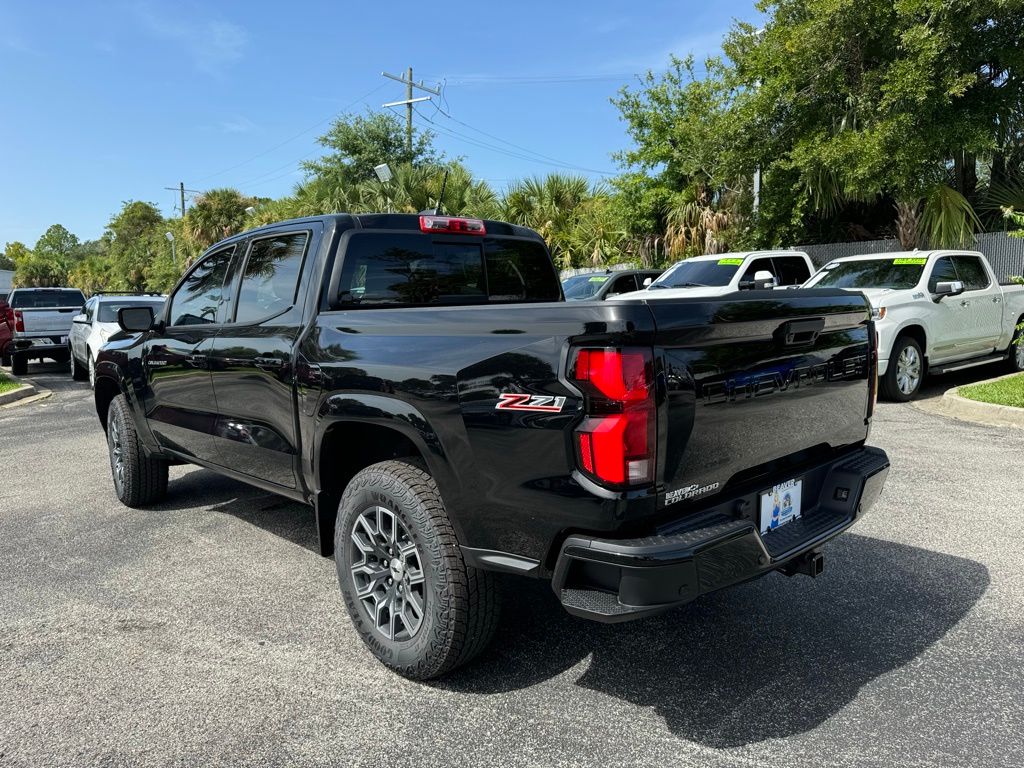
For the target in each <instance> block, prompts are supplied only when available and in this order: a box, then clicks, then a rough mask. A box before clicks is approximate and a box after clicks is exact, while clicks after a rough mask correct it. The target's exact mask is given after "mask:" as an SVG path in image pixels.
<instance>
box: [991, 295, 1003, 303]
mask: <svg viewBox="0 0 1024 768" xmlns="http://www.w3.org/2000/svg"><path fill="white" fill-rule="evenodd" d="M1000 301H1002V299H1000V298H999V297H998V296H993V297H992V303H993V304H998V303H999V302H1000Z"/></svg>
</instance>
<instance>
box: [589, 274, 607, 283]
mask: <svg viewBox="0 0 1024 768" xmlns="http://www.w3.org/2000/svg"><path fill="white" fill-rule="evenodd" d="M587 282H588V283H606V282H608V276H607V275H601V276H600V277H592V278H590V279H589V280H588V281H587Z"/></svg>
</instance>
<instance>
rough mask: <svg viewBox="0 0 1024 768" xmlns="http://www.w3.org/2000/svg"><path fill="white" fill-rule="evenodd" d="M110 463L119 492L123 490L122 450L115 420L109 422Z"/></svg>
mask: <svg viewBox="0 0 1024 768" xmlns="http://www.w3.org/2000/svg"><path fill="white" fill-rule="evenodd" d="M110 463H111V465H112V467H113V469H114V482H115V483H116V484H117V489H118V491H120V490H121V489H122V488H124V448H123V446H122V443H121V428H120V427H119V426H118V425H117V419H113V420H112V421H111V422H110Z"/></svg>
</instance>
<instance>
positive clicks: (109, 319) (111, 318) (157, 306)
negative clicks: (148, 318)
mask: <svg viewBox="0 0 1024 768" xmlns="http://www.w3.org/2000/svg"><path fill="white" fill-rule="evenodd" d="M163 306H164V302H163V299H161V300H160V301H152V300H151V301H138V300H136V301H102V302H100V305H99V310H100V311H99V317H98V318H97V320H98V322H101V323H116V322H117V313H118V311H119V310H120V309H121V308H123V307H152V308H153V314H154V316H155V315H159V314H160V310H161V309H162V308H163ZM86 314H87V315H88V316H89V319H90V320H91V319H92V315H93V307H90V308H89V309H88V310H87V312H86Z"/></svg>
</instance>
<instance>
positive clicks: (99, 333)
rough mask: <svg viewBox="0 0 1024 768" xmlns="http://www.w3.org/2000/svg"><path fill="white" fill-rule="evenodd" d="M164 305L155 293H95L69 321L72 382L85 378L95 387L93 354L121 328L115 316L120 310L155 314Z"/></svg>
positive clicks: (161, 298) (94, 356)
mask: <svg viewBox="0 0 1024 768" xmlns="http://www.w3.org/2000/svg"><path fill="white" fill-rule="evenodd" d="M163 305H164V297H163V296H160V295H158V294H146V295H138V294H131V295H125V294H116V295H112V294H97V295H95V296H92V297H91V298H90V299H89V300H88V301H87V302H85V306H83V307H82V311H81V312H80V313H79V314H77V315H75V317H74V318H73V319H72V321H71V322H72V325H71V332H70V334H68V347H69V349H70V352H71V366H70V367H71V377H72V378H73V379H74V380H75V381H83V380H84V379H86V378H88V379H89V384H90V385H91V386H95V385H96V365H95V363H96V355H97V354H98V353H99V350H100V347H102V346H103V345H104V344H106V342H107V339H109V338H110V337H111V336H112V335H113V334H115V333H117V332H119V331H120V330H121V329H120V328H119V327H118V325H117V313H118V311H119V310H121V309H123V308H124V307H152V308H153V313H154V314H158V313H159V312H160V310H161V309H162V308H163Z"/></svg>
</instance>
